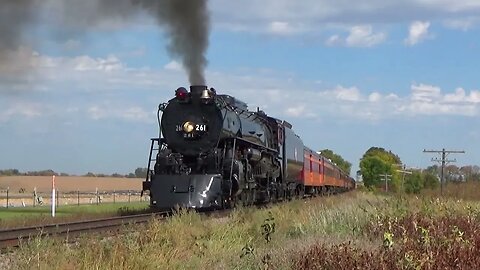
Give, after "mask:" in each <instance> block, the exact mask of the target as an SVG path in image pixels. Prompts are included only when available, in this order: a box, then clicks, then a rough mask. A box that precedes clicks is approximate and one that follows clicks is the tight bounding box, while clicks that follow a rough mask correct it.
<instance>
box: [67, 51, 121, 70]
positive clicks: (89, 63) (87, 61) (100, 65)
mask: <svg viewBox="0 0 480 270" xmlns="http://www.w3.org/2000/svg"><path fill="white" fill-rule="evenodd" d="M71 64H72V65H73V66H74V69H75V70H78V71H115V70H120V69H123V64H122V63H121V62H120V59H118V58H117V57H115V56H113V55H111V56H108V57H107V58H91V57H89V56H79V57H75V58H74V59H72V60H71Z"/></svg>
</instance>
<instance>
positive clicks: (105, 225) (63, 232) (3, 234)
mask: <svg viewBox="0 0 480 270" xmlns="http://www.w3.org/2000/svg"><path fill="white" fill-rule="evenodd" d="M167 214H168V213H167V212H158V213H149V214H140V215H131V216H122V217H111V218H103V219H95V220H87V221H76V222H70V223H61V224H51V225H43V226H34V227H25V228H18V229H8V230H0V249H5V248H9V247H18V246H19V244H20V241H22V240H28V239H30V238H32V237H38V236H41V237H43V236H48V235H52V236H58V237H65V236H67V235H68V236H69V237H71V236H73V237H75V236H78V235H80V234H82V233H91V232H99V231H113V230H118V229H120V228H121V227H122V226H124V225H128V224H142V223H146V222H148V221H149V220H151V219H152V218H154V217H155V218H162V217H165V216H166V215H167Z"/></svg>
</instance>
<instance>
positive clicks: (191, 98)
mask: <svg viewBox="0 0 480 270" xmlns="http://www.w3.org/2000/svg"><path fill="white" fill-rule="evenodd" d="M160 111H161V112H163V114H162V117H161V121H160ZM158 118H159V123H160V130H161V135H162V134H163V136H160V137H161V138H155V139H152V142H151V143H152V144H151V149H150V159H149V165H148V168H149V170H148V172H149V173H148V175H147V179H146V180H145V182H144V183H143V190H144V191H149V193H150V204H151V206H152V207H156V208H162V209H166V208H173V207H176V206H179V207H187V208H197V209H199V208H223V207H231V206H232V205H233V204H236V203H243V204H252V203H255V202H268V201H273V200H278V199H284V198H287V197H291V196H293V195H294V194H303V193H304V192H305V191H307V192H314V191H319V190H320V188H319V189H318V190H317V189H316V188H309V187H306V186H305V185H304V183H305V181H303V180H304V177H303V175H304V174H305V166H304V165H305V164H304V151H305V150H306V148H305V147H304V145H303V143H302V141H301V139H300V138H299V137H298V136H297V135H296V134H295V133H294V132H293V131H292V129H291V128H292V126H291V125H290V124H289V123H287V122H285V121H281V120H278V119H275V118H272V117H269V116H268V115H266V114H265V113H264V112H263V111H261V110H257V111H250V110H248V108H247V105H246V104H245V103H244V102H242V101H240V100H238V99H236V98H234V97H232V96H229V95H217V93H216V91H215V89H213V88H210V89H208V88H207V87H206V86H191V87H190V91H187V89H185V88H183V87H180V88H178V89H177V90H176V91H175V97H174V98H173V99H171V100H170V101H168V103H164V104H161V105H160V106H159V114H158ZM310 163H311V162H310ZM152 167H153V168H152ZM306 188H307V189H306Z"/></svg>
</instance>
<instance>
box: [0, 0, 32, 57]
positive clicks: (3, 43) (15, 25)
mask: <svg viewBox="0 0 480 270" xmlns="http://www.w3.org/2000/svg"><path fill="white" fill-rule="evenodd" d="M34 9H35V8H34V1H32V0H2V1H1V3H0V66H1V65H3V64H4V63H5V62H7V63H8V61H13V59H11V55H10V54H11V52H12V51H14V50H16V49H18V46H19V45H20V44H21V43H22V38H23V37H24V31H25V30H26V28H27V27H28V26H29V25H30V23H31V22H32V20H33V19H34V15H35V13H34V12H33V11H34Z"/></svg>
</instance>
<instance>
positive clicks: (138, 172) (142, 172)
mask: <svg viewBox="0 0 480 270" xmlns="http://www.w3.org/2000/svg"><path fill="white" fill-rule="evenodd" d="M52 175H55V176H75V175H70V174H68V173H59V172H55V171H54V170H41V171H28V172H21V171H19V170H18V169H6V170H0V176H52ZM81 176H84V177H115V178H145V177H146V176H147V168H137V169H135V171H134V172H131V173H128V174H119V173H113V174H104V173H93V172H88V173H86V174H84V175H81Z"/></svg>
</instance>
